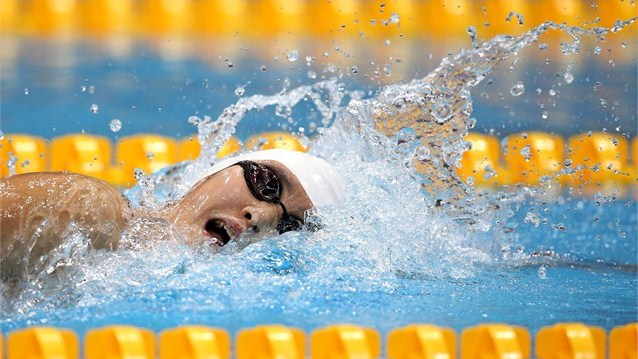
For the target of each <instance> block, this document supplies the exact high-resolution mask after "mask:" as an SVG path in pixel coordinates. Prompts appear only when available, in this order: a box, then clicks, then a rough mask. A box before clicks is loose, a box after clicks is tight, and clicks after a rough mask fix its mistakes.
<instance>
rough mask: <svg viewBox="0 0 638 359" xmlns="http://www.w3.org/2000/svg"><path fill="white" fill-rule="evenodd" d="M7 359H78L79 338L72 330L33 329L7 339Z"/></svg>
mask: <svg viewBox="0 0 638 359" xmlns="http://www.w3.org/2000/svg"><path fill="white" fill-rule="evenodd" d="M7 351H8V353H7V354H8V355H7V359H25V358H28V359H77V358H78V351H79V341H78V337H77V336H76V335H75V333H73V332H72V331H70V330H65V329H58V328H50V327H31V328H27V329H23V330H17V331H14V332H12V333H11V334H9V337H8V338H7Z"/></svg>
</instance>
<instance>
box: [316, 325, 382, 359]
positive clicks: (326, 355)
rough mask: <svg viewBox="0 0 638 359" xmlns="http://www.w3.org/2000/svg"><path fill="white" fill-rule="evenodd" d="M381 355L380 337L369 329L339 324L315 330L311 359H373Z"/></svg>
mask: <svg viewBox="0 0 638 359" xmlns="http://www.w3.org/2000/svg"><path fill="white" fill-rule="evenodd" d="M380 354H381V336H380V335H379V333H378V332H377V331H376V330H374V329H371V328H363V327H358V326H354V325H348V324H341V325H332V326H329V327H326V328H322V329H318V330H315V331H314V332H313V333H312V336H311V339H310V358H311V359H330V358H339V359H373V358H377V357H379V355H380Z"/></svg>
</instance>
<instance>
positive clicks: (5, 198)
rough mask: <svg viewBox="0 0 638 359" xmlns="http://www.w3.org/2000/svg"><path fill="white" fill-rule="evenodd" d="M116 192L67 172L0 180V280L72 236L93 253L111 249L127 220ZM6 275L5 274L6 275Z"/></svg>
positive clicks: (126, 211) (123, 201) (123, 202)
mask: <svg viewBox="0 0 638 359" xmlns="http://www.w3.org/2000/svg"><path fill="white" fill-rule="evenodd" d="M130 212H131V211H130V208H129V205H128V203H127V201H126V199H125V198H124V197H123V196H122V195H121V194H120V192H119V191H118V190H117V189H115V188H113V187H111V186H110V185H109V184H107V183H106V182H104V181H102V180H98V179H95V178H92V177H87V176H83V175H79V174H72V173H63V172H59V173H44V172H39V173H29V174H22V175H15V176H11V177H8V178H1V179H0V266H2V267H1V268H0V269H2V274H3V277H6V276H7V274H8V273H9V272H11V271H14V270H19V271H22V272H23V271H24V270H27V271H28V270H29V269H30V267H31V266H32V264H33V263H34V261H36V260H37V259H38V258H39V257H40V256H42V255H44V254H47V253H49V252H50V251H51V250H53V249H54V248H56V247H58V246H59V245H60V244H61V243H63V241H64V239H66V238H68V237H70V236H71V235H74V234H78V233H79V234H81V235H83V236H85V237H86V238H87V239H88V240H89V244H90V246H91V247H93V248H107V249H114V248H115V247H116V246H117V243H118V239H119V238H120V235H121V233H122V231H123V229H124V227H125V225H126V223H127V221H128V219H129V217H130ZM7 271H9V272H7Z"/></svg>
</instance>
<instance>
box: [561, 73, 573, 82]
mask: <svg viewBox="0 0 638 359" xmlns="http://www.w3.org/2000/svg"><path fill="white" fill-rule="evenodd" d="M563 79H565V83H568V84H570V83H572V81H574V75H573V74H572V73H571V72H569V71H567V72H565V74H563Z"/></svg>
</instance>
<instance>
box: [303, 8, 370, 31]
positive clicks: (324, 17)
mask: <svg viewBox="0 0 638 359" xmlns="http://www.w3.org/2000/svg"><path fill="white" fill-rule="evenodd" d="M364 4H365V0H332V1H309V2H308V9H307V11H308V13H309V14H310V16H309V17H308V23H307V26H308V28H309V29H310V32H311V34H312V35H319V36H326V35H328V36H334V35H343V34H351V35H353V34H354V35H356V34H358V31H359V29H360V27H359V26H358V24H357V21H359V22H360V21H364V20H363V19H359V15H360V14H361V12H362V11H363V6H364ZM365 21H370V20H368V19H366V20H365Z"/></svg>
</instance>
